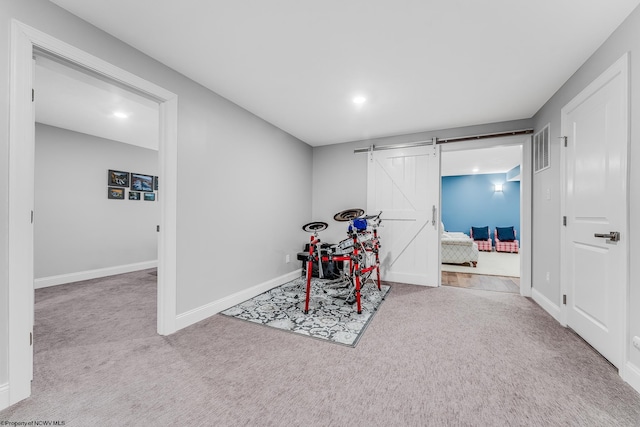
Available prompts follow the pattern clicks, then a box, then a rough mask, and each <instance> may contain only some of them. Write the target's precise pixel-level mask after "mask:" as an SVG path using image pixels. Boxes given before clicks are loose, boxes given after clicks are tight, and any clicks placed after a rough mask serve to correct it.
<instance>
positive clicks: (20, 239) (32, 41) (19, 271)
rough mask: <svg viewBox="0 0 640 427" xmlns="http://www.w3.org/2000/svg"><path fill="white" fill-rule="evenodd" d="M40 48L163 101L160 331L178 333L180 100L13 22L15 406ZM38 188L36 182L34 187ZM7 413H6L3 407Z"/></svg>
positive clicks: (26, 320)
mask: <svg viewBox="0 0 640 427" xmlns="http://www.w3.org/2000/svg"><path fill="white" fill-rule="evenodd" d="M34 48H38V49H42V50H44V51H47V52H50V53H52V54H53V55H55V56H58V57H62V58H64V59H65V60H67V61H70V62H72V63H74V64H77V65H78V66H80V67H83V68H87V69H90V70H92V71H94V72H96V73H98V74H101V75H103V76H106V77H107V78H109V79H112V80H115V81H118V82H120V83H122V84H123V85H126V86H129V87H131V88H133V89H135V90H137V91H140V92H143V93H146V94H148V95H150V96H151V97H153V98H154V99H156V100H157V102H158V103H159V111H160V113H159V115H160V135H159V139H160V140H159V152H158V157H159V163H160V164H159V166H160V172H159V176H161V177H162V197H160V198H159V200H160V209H161V213H160V234H159V239H158V315H157V319H158V333H159V334H162V335H167V334H171V333H173V332H175V331H176V327H175V323H176V286H177V284H176V280H177V278H176V277H177V274H176V262H177V260H176V258H177V254H176V247H177V245H176V240H177V239H176V235H177V225H176V223H177V222H176V211H177V184H176V181H177V175H178V174H177V168H178V166H177V165H178V162H177V139H178V137H177V135H178V132H177V126H178V116H177V112H178V108H177V103H178V97H177V95H175V94H174V93H172V92H169V91H167V90H165V89H163V88H161V87H159V86H157V85H155V84H153V83H151V82H149V81H147V80H145V79H143V78H140V77H138V76H136V75H134V74H132V73H129V72H128V71H125V70H123V69H121V68H118V67H116V66H114V65H112V64H109V63H108V62H105V61H103V60H101V59H100V58H97V57H95V56H93V55H90V54H88V53H86V52H84V51H81V50H79V49H77V48H75V47H74V46H71V45H69V44H67V43H65V42H63V41H60V40H58V39H55V38H53V37H51V36H49V35H47V34H45V33H43V32H42V31H39V30H37V29H35V28H32V27H29V26H28V25H25V24H23V23H21V22H19V21H17V20H15V19H12V21H11V63H10V82H9V87H10V90H11V91H10V100H9V117H10V119H9V120H10V122H9V156H10V157H9V207H8V210H9V239H8V241H9V246H8V252H9V254H8V255H9V256H8V258H9V272H8V278H9V301H8V307H9V314H8V318H9V330H8V335H9V338H8V347H9V348H8V360H7V363H8V368H9V369H8V370H9V382H8V384H9V403H10V404H14V403H16V402H18V401H20V400H22V399H25V398H27V397H29V395H30V394H31V379H32V369H33V361H32V356H33V353H32V347H31V346H30V345H29V344H28V343H29V341H28V336H29V334H30V333H31V331H32V322H33V308H34V307H33V285H34V280H33V225H32V224H31V222H30V215H31V214H30V212H31V210H33V185H32V182H33V176H34V162H33V151H34V135H33V129H34V117H33V108H32V102H31V89H32V87H33V84H32V83H33V82H32V80H33V78H32V76H33V61H32V55H33V49H34ZM30 183H31V184H30ZM0 409H2V408H1V407H0Z"/></svg>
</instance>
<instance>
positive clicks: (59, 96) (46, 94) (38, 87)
mask: <svg viewBox="0 0 640 427" xmlns="http://www.w3.org/2000/svg"><path fill="white" fill-rule="evenodd" d="M34 80H35V84H34V89H35V93H36V102H35V110H36V121H37V122H38V123H44V124H46V125H51V126H56V127H59V128H63V129H70V130H73V131H75V132H81V133H86V134H89V135H95V136H99V137H101V138H106V139H110V140H113V141H119V142H124V143H127V144H132V145H137V146H140V147H144V148H148V149H152V150H157V149H158V141H159V140H158V134H159V130H160V128H159V109H158V104H157V103H156V102H154V101H151V100H149V99H147V98H144V97H142V96H139V95H136V94H134V93H132V92H130V91H127V90H124V89H122V88H120V87H118V86H115V85H113V84H111V83H109V82H107V81H104V80H102V79H99V78H97V77H95V76H93V75H90V74H87V73H85V72H81V71H79V70H77V69H74V68H70V67H69V66H67V65H65V64H62V63H59V62H56V61H54V60H51V59H49V58H47V57H44V56H41V55H38V56H37V57H36V73H35V79H34ZM114 112H121V113H124V114H126V115H127V116H128V117H127V118H126V119H123V118H119V117H116V116H114Z"/></svg>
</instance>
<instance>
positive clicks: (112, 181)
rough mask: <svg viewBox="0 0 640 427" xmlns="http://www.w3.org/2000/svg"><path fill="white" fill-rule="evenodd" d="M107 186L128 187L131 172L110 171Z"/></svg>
mask: <svg viewBox="0 0 640 427" xmlns="http://www.w3.org/2000/svg"><path fill="white" fill-rule="evenodd" d="M107 185H111V186H113V187H128V186H129V172H123V171H116V170H112V169H109V178H108V181H107Z"/></svg>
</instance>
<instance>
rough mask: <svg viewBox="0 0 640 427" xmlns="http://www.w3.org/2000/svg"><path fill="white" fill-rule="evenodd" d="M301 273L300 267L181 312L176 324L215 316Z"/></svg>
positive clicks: (181, 326)
mask: <svg viewBox="0 0 640 427" xmlns="http://www.w3.org/2000/svg"><path fill="white" fill-rule="evenodd" d="M301 274H302V269H301V268H299V269H297V270H295V271H292V272H291V273H287V274H284V275H282V276H280V277H276V278H275V279H271V280H268V281H266V282H263V283H260V284H258V285H255V286H252V287H250V288H248V289H243V290H242V291H239V292H236V293H235V294H231V295H229V296H226V297H224V298H222V299H219V300H216V301H212V302H210V303H208V304H205V305H203V306H200V307H197V308H194V309H193V310H189V311H187V312H186V313H182V314H179V315H178V316H177V317H176V326H177V328H178V329H182V328H186V327H187V326H190V325H193V324H194V323H198V322H200V321H202V320H204V319H206V318H208V317H211V316H213V315H214V314H217V313H220V312H221V311H223V310H226V309H228V308H231V307H233V306H234V305H237V304H240V303H241V302H243V301H246V300H248V299H251V298H253V297H255V296H258V295H260V294H262V293H264V292H267V291H268V290H271V289H273V288H275V287H278V286H280V285H283V284H285V283H287V282H290V281H292V280H294V279H295V278H296V277H300V275H301Z"/></svg>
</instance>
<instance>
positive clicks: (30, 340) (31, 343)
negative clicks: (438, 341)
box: [29, 332, 33, 345]
mask: <svg viewBox="0 0 640 427" xmlns="http://www.w3.org/2000/svg"><path fill="white" fill-rule="evenodd" d="M29 345H33V332H29Z"/></svg>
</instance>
